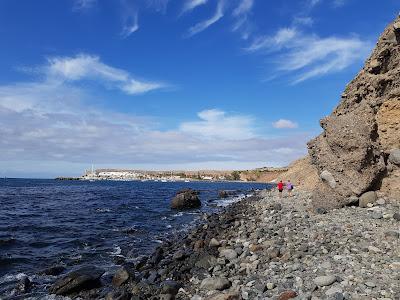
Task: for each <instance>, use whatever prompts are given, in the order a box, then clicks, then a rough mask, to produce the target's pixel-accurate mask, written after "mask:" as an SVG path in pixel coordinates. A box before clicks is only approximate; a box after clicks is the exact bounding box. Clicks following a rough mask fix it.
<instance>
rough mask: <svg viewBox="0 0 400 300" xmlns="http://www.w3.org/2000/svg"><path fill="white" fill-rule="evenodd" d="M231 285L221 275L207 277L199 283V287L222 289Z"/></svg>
mask: <svg viewBox="0 0 400 300" xmlns="http://www.w3.org/2000/svg"><path fill="white" fill-rule="evenodd" d="M230 287H231V282H230V281H229V280H228V279H226V278H222V277H209V278H205V279H203V281H202V282H201V284H200V288H201V289H206V290H211V291H212V290H218V291H223V290H226V289H229V288H230Z"/></svg>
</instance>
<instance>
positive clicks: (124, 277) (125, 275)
mask: <svg viewBox="0 0 400 300" xmlns="http://www.w3.org/2000/svg"><path fill="white" fill-rule="evenodd" d="M132 277H133V274H131V273H130V272H129V271H128V270H127V269H126V268H125V267H122V268H120V269H118V270H117V272H115V274H114V277H113V280H112V284H113V285H114V286H116V287H120V286H121V285H123V284H124V283H125V282H127V281H128V279H129V278H132Z"/></svg>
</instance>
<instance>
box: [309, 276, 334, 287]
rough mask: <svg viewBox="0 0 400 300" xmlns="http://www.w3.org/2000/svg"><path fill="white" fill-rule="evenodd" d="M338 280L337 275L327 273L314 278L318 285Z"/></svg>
mask: <svg viewBox="0 0 400 300" xmlns="http://www.w3.org/2000/svg"><path fill="white" fill-rule="evenodd" d="M335 282H336V276H334V275H327V276H318V277H316V278H315V279H314V283H315V285H317V286H329V285H331V284H333V283H335Z"/></svg>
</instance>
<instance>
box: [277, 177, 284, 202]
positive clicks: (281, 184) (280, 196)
mask: <svg viewBox="0 0 400 300" xmlns="http://www.w3.org/2000/svg"><path fill="white" fill-rule="evenodd" d="M278 191H279V198H282V192H283V182H282V180H281V181H279V183H278Z"/></svg>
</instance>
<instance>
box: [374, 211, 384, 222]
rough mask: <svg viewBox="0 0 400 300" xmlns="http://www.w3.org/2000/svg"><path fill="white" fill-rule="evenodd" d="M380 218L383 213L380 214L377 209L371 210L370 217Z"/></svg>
mask: <svg viewBox="0 0 400 300" xmlns="http://www.w3.org/2000/svg"><path fill="white" fill-rule="evenodd" d="M382 218H383V215H382V213H381V212H379V211H373V212H372V219H376V220H379V219H382Z"/></svg>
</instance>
